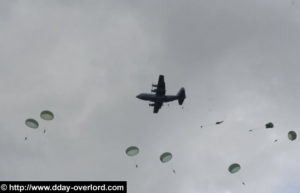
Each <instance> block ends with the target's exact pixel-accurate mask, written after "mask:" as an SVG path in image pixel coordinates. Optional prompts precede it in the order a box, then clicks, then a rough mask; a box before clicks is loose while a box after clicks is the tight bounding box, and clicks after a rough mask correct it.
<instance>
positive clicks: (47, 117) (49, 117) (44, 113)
mask: <svg viewBox="0 0 300 193" xmlns="http://www.w3.org/2000/svg"><path fill="white" fill-rule="evenodd" d="M40 116H41V118H42V119H44V120H53V119H54V114H53V113H52V112H51V111H47V110H45V111H42V112H41V114H40Z"/></svg>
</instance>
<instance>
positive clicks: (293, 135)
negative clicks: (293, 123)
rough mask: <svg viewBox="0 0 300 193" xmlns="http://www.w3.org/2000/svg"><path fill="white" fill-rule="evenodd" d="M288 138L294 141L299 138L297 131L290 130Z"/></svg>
mask: <svg viewBox="0 0 300 193" xmlns="http://www.w3.org/2000/svg"><path fill="white" fill-rule="evenodd" d="M288 138H289V140H291V141H294V140H295V139H296V138H297V133H296V132H295V131H290V132H289V133H288Z"/></svg>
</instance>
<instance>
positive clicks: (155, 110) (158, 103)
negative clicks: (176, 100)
mask: <svg viewBox="0 0 300 193" xmlns="http://www.w3.org/2000/svg"><path fill="white" fill-rule="evenodd" d="M161 106H162V103H161V102H156V103H154V106H153V107H154V108H153V113H158V111H159V109H160V107H161Z"/></svg>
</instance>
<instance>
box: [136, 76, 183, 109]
mask: <svg viewBox="0 0 300 193" xmlns="http://www.w3.org/2000/svg"><path fill="white" fill-rule="evenodd" d="M153 87H154V89H153ZM151 92H153V93H155V94H148V93H142V94H139V95H137V96H136V98H138V99H141V100H145V101H151V102H154V103H151V104H149V106H151V107H154V109H153V113H158V111H159V109H160V108H161V106H162V105H163V103H165V102H171V101H174V100H178V103H179V105H182V103H183V101H184V99H185V90H184V88H181V89H180V90H179V92H178V93H177V95H166V85H165V80H164V76H163V75H159V78H158V83H157V84H152V90H151Z"/></svg>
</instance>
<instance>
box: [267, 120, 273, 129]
mask: <svg viewBox="0 0 300 193" xmlns="http://www.w3.org/2000/svg"><path fill="white" fill-rule="evenodd" d="M273 127H274V124H273V123H272V122H269V123H267V124H266V129H270V128H273Z"/></svg>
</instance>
